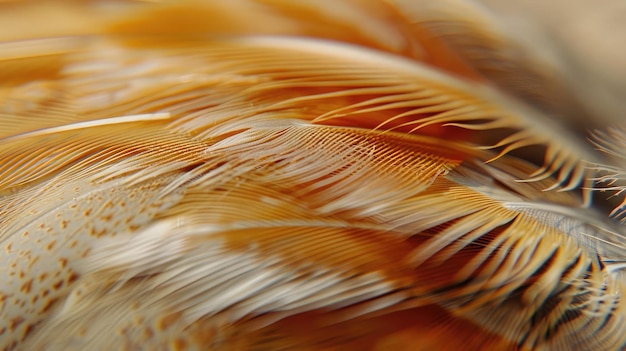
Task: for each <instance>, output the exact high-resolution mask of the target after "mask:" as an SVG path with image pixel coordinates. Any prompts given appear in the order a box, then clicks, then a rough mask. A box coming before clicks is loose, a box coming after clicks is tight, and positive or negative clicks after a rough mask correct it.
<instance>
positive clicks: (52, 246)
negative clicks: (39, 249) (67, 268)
mask: <svg viewBox="0 0 626 351" xmlns="http://www.w3.org/2000/svg"><path fill="white" fill-rule="evenodd" d="M56 243H57V241H56V240H52V241H51V242H50V243H49V244H48V245H46V250H48V251H52V249H53V248H54V246H55V245H56Z"/></svg>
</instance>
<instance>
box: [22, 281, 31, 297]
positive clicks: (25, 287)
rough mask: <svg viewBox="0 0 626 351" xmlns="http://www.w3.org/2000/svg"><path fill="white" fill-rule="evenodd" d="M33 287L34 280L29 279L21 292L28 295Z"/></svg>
mask: <svg viewBox="0 0 626 351" xmlns="http://www.w3.org/2000/svg"><path fill="white" fill-rule="evenodd" d="M32 285H33V280H32V279H29V280H28V281H27V282H26V283H24V284H22V286H21V287H20V291H21V292H23V293H25V294H28V293H30V288H31V287H32Z"/></svg>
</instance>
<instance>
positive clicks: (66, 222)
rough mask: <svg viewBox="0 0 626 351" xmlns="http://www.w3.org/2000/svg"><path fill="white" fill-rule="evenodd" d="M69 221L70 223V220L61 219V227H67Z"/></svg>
mask: <svg viewBox="0 0 626 351" xmlns="http://www.w3.org/2000/svg"><path fill="white" fill-rule="evenodd" d="M68 223H69V222H68V221H66V220H62V221H61V229H66V228H67V225H68Z"/></svg>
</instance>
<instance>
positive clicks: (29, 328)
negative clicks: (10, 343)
mask: <svg viewBox="0 0 626 351" xmlns="http://www.w3.org/2000/svg"><path fill="white" fill-rule="evenodd" d="M32 331H33V325H32V324H26V326H24V332H23V333H22V340H24V339H26V337H27V336H28V334H30V332H32Z"/></svg>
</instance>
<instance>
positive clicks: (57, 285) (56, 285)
mask: <svg viewBox="0 0 626 351" xmlns="http://www.w3.org/2000/svg"><path fill="white" fill-rule="evenodd" d="M63 283H64V282H63V281H62V280H59V281H58V282H56V283H54V284H52V289H54V290H59V289H60V288H61V287H62V286H63Z"/></svg>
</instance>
